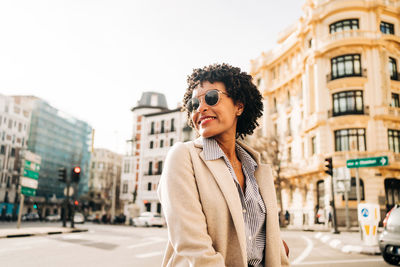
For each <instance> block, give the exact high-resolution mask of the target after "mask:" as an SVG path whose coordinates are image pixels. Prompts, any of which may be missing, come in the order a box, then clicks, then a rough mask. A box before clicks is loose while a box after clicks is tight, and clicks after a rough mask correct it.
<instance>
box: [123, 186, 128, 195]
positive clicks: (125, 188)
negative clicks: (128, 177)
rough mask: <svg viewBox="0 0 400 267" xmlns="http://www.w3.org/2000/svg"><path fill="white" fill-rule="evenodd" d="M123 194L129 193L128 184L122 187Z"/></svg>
mask: <svg viewBox="0 0 400 267" xmlns="http://www.w3.org/2000/svg"><path fill="white" fill-rule="evenodd" d="M122 193H123V194H126V193H128V184H123V186H122Z"/></svg>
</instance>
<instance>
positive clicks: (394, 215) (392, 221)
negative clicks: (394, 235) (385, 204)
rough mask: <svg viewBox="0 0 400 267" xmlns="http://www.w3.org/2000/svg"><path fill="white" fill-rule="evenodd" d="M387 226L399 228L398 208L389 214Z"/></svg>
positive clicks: (399, 210) (399, 209)
mask: <svg viewBox="0 0 400 267" xmlns="http://www.w3.org/2000/svg"><path fill="white" fill-rule="evenodd" d="M387 226H388V227H395V226H400V208H397V209H395V210H393V211H392V212H391V213H390V216H389V219H388V222H387Z"/></svg>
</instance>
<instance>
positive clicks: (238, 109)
mask: <svg viewBox="0 0 400 267" xmlns="http://www.w3.org/2000/svg"><path fill="white" fill-rule="evenodd" d="M236 107H237V111H236V116H238V117H239V116H240V115H242V113H243V110H244V105H243V103H242V102H238V103H237V104H236Z"/></svg>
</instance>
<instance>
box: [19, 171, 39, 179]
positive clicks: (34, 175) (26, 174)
mask: <svg viewBox="0 0 400 267" xmlns="http://www.w3.org/2000/svg"><path fill="white" fill-rule="evenodd" d="M23 176H24V177H29V178H32V179H36V180H37V179H39V173H37V172H34V171H30V170H26V169H24V175H23Z"/></svg>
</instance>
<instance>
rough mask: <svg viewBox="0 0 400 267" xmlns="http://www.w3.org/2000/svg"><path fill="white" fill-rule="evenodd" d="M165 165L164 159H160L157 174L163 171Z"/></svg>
mask: <svg viewBox="0 0 400 267" xmlns="http://www.w3.org/2000/svg"><path fill="white" fill-rule="evenodd" d="M162 165H163V162H162V161H159V162H158V170H157V174H161V172H162V167H163V166H162Z"/></svg>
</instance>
